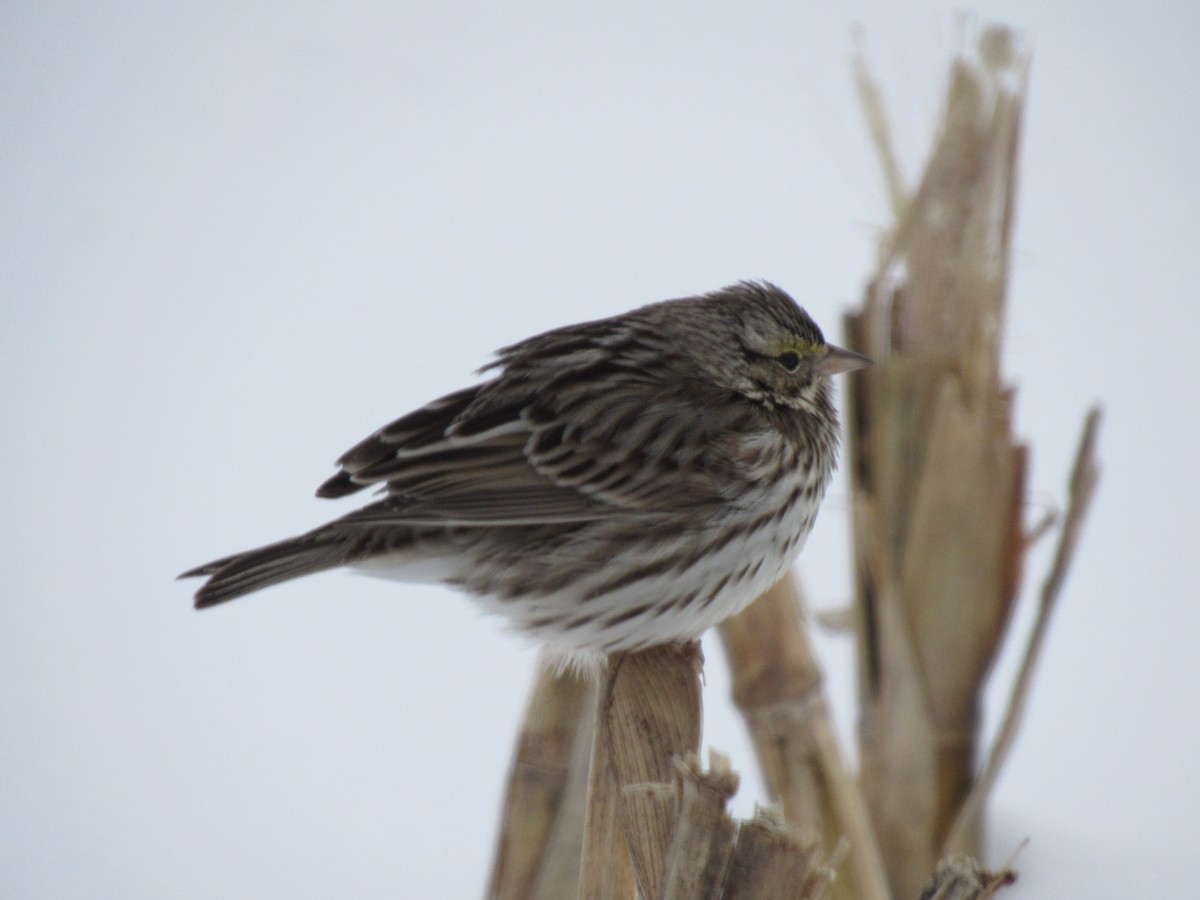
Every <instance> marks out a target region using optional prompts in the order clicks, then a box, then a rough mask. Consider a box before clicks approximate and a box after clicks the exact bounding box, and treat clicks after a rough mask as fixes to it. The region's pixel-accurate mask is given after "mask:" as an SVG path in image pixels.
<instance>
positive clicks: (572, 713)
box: [488, 666, 595, 900]
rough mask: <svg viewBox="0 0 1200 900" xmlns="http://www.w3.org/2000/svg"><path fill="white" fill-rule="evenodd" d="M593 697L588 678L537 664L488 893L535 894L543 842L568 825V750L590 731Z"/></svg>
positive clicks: (524, 899) (518, 897)
mask: <svg viewBox="0 0 1200 900" xmlns="http://www.w3.org/2000/svg"><path fill="white" fill-rule="evenodd" d="M594 702H595V701H594V690H593V688H592V686H591V685H590V683H589V682H586V681H583V680H580V679H577V678H558V677H555V673H554V672H553V671H552V670H551V669H550V668H549V667H547V666H542V667H540V668H539V671H538V676H537V680H536V681H535V682H534V688H533V691H532V693H531V695H530V698H529V703H528V705H527V706H526V710H525V717H524V720H523V723H522V727H521V733H520V735H519V736H518V739H517V747H516V752H515V754H514V758H513V764H512V769H511V771H510V774H509V783H508V791H507V796H506V797H505V802H504V807H503V812H502V816H501V820H500V827H499V835H498V838H497V842H496V858H495V861H494V862H493V864H492V874H491V877H490V879H489V884H490V887H489V889H488V896H489V897H495V898H503V900H509V898H511V900H528V898H531V897H533V896H534V895H535V886H536V884H537V883H538V881H539V876H540V872H541V871H542V869H543V867H544V865H545V863H546V860H547V855H548V854H547V847H548V845H549V844H550V843H551V842H552V841H553V839H554V838H555V836H556V834H557V833H558V832H561V831H562V830H563V829H565V828H567V827H568V826H567V823H566V822H564V821H563V817H562V816H561V815H560V811H561V808H562V805H563V798H564V796H565V795H566V793H567V786H568V783H569V779H570V773H571V760H572V756H573V754H575V753H576V750H577V745H578V744H584V742H585V738H586V737H587V736H588V734H589V733H590V723H589V721H588V720H589V718H590V716H591V714H592V712H591V711H592V708H593V704H594ZM581 730H582V731H583V732H584V735H583V736H582V737H580V736H579V732H580V731H581ZM575 830H576V833H578V828H576V829H575ZM572 855H573V856H574V857H575V858H577V857H578V853H577V852H576V853H574V854H572Z"/></svg>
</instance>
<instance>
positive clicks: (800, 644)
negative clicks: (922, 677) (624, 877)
mask: <svg viewBox="0 0 1200 900" xmlns="http://www.w3.org/2000/svg"><path fill="white" fill-rule="evenodd" d="M720 634H721V640H722V643H723V645H724V647H725V654H726V656H727V657H728V660H729V666H730V669H731V670H732V673H733V698H734V702H735V703H736V705H737V707H738V710H739V711H740V712H741V714H742V716H743V717H744V718H745V720H746V727H747V729H748V730H749V732H750V737H751V740H752V741H753V743H754V749H755V753H756V755H757V757H758V762H759V767H760V768H761V769H762V772H763V777H764V779H765V781H766V783H767V790H768V792H769V793H770V795H771V797H772V798H773V799H774V800H775V801H776V802H779V803H782V805H783V813H784V815H785V816H786V818H787V820H788V821H789V822H790V823H791V824H792V825H793V826H795V827H796V828H798V829H800V830H801V831H802V832H806V833H810V834H814V835H820V836H821V846H822V847H823V848H824V852H825V854H826V855H830V854H832V853H833V851H834V850H835V848H837V847H838V846H839V844H840V843H841V842H842V841H846V842H847V843H848V845H849V854H848V858H847V860H846V861H845V863H844V865H843V868H842V872H841V875H840V877H839V878H838V881H837V883H836V884H835V885H834V887H833V895H834V896H835V897H840V898H847V900H848V898H854V900H876V898H879V900H884V898H887V897H888V896H889V893H888V887H887V879H886V876H885V874H884V870H883V864H882V860H881V858H880V855H879V850H878V847H877V846H876V844H875V836H874V833H873V831H872V828H871V823H870V818H869V816H868V814H867V810H866V805H865V803H864V801H863V798H862V794H861V792H860V790H859V787H858V783H857V781H856V780H855V778H854V777H853V775H852V774H851V773H850V771H849V768H848V767H847V765H846V764H845V761H844V759H843V757H842V753H841V750H840V748H839V747H838V744H837V737H836V732H835V730H834V727H833V722H832V717H831V715H830V711H829V706H828V704H827V703H826V700H825V697H824V694H823V693H822V690H821V686H822V674H821V669H820V665H819V663H818V662H817V659H816V657H815V655H814V654H813V650H812V647H811V645H810V644H809V641H808V636H807V631H806V625H805V623H804V621H803V613H802V604H801V600H800V595H799V585H798V583H797V581H796V579H795V577H794V576H793V575H791V574H789V575H788V576H786V577H785V578H783V579H782V580H781V581H780V582H779V583H778V584H776V585H775V586H774V587H773V588H771V589H770V590H769V591H767V593H766V594H764V595H763V596H762V597H760V598H759V599H758V600H756V601H755V602H754V603H753V604H751V605H750V606H749V607H748V608H747V609H745V610H743V611H742V612H741V613H739V614H738V615H736V616H734V617H733V618H731V619H727V620H726V621H725V622H723V623H722V624H721V626H720Z"/></svg>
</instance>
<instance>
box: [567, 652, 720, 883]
mask: <svg viewBox="0 0 1200 900" xmlns="http://www.w3.org/2000/svg"><path fill="white" fill-rule="evenodd" d="M701 662H702V657H701V654H700V645H699V644H686V645H679V644H666V645H663V646H659V647H653V648H651V649H649V650H644V651H641V652H639V653H619V654H616V655H614V656H612V657H610V659H609V662H608V668H607V671H606V672H605V677H604V686H603V688H602V689H601V694H600V702H599V704H598V708H597V715H596V727H595V728H596V730H595V735H594V739H593V751H592V763H591V781H590V784H589V791H588V812H587V824H586V828H585V832H584V851H583V863H582V872H581V875H580V889H579V896H580V897H581V898H584V897H586V898H609V897H612V898H616V897H627V896H628V897H632V896H633V893H632V885H633V879H631V878H629V877H628V876H627V875H626V873H627V872H629V871H630V870H632V872H633V874H634V876H635V877H636V883H637V886H638V888H639V889H640V891H641V893H642V896H645V897H657V896H660V895H661V893H662V885H663V884H664V877H665V876H664V869H665V866H666V855H667V849H668V848H669V846H670V843H671V840H672V832H673V830H674V825H675V813H674V808H673V806H671V805H669V804H663V803H656V802H653V793H654V792H656V791H657V790H658V788H659V786H662V785H669V784H670V783H671V782H672V780H673V777H674V760H675V758H677V757H684V756H686V755H687V754H689V753H696V752H698V751H699V749H700V715H701V700H700V668H701ZM647 787H649V791H650V798H649V799H647ZM627 795H628V796H630V797H631V798H633V802H632V803H625V802H624V800H625V797H626V796H627Z"/></svg>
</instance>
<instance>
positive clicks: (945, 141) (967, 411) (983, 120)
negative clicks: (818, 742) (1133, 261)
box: [846, 28, 1077, 896]
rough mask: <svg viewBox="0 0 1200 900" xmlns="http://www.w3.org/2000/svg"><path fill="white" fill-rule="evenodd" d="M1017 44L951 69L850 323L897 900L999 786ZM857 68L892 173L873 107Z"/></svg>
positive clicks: (860, 516)
mask: <svg viewBox="0 0 1200 900" xmlns="http://www.w3.org/2000/svg"><path fill="white" fill-rule="evenodd" d="M1014 41H1015V39H1014V37H1013V35H1012V34H1011V33H1010V32H1008V31H1007V30H1006V29H1003V28H992V29H988V30H987V31H985V32H984V34H983V35H982V38H981V40H980V45H979V53H978V57H977V58H978V60H979V61H978V62H971V61H968V60H966V59H959V60H957V61H956V62H955V63H954V65H953V68H952V72H951V80H950V85H949V91H948V96H947V101H946V109H945V113H944V117H943V122H942V126H941V132H940V134H939V136H938V139H937V142H936V144H935V147H934V150H933V153H932V156H931V159H930V161H929V163H928V165H927V167H926V170H925V173H924V175H923V176H922V179H921V182H920V186H919V187H918V189H917V190H916V192H915V194H914V195H913V196H912V197H911V198H909V199H901V200H895V201H894V206H895V207H896V208H897V210H898V221H897V223H896V226H895V228H894V230H893V231H892V233H891V234H890V235H889V236H888V238H887V239H886V240H885V241H884V242H883V244H882V246H881V253H880V262H879V266H878V269H877V271H876V273H875V275H874V276H873V278H872V279H871V282H870V284H869V286H868V289H867V295H866V300H865V303H864V307H863V309H862V310H861V311H860V312H858V313H856V314H853V315H851V316H848V317H847V321H846V331H847V334H848V343H849V344H850V346H851V347H853V348H854V349H856V350H859V351H861V352H864V353H866V354H868V355H870V356H872V357H873V358H874V359H875V360H876V366H875V368H874V369H873V370H871V371H870V372H867V373H864V375H863V376H862V377H860V378H858V379H855V380H853V381H852V382H851V383H850V385H849V390H850V416H849V420H850V430H851V441H850V452H849V456H850V463H851V465H850V471H851V478H852V481H853V484H854V504H853V515H854V533H855V560H856V581H857V588H856V611H857V622H856V624H857V628H858V635H859V672H860V678H859V688H860V699H861V728H860V746H861V758H862V767H863V768H862V784H863V790H864V793H865V795H866V798H867V803H868V805H869V807H870V810H871V814H872V818H873V821H874V825H875V833H876V836H877V838H878V840H879V846H880V849H881V851H882V853H883V856H884V859H885V862H886V865H887V869H888V876H889V880H890V883H891V887H892V890H893V891H894V893H895V894H896V895H897V896H915V895H917V894H918V892H919V891H920V890H921V887H922V885H923V884H925V883H926V879H927V878H928V875H929V873H930V872H931V871H932V870H933V869H934V865H935V863H936V862H937V860H938V858H939V857H940V856H941V854H942V853H943V850H944V848H945V847H946V846H949V845H952V846H953V848H954V849H955V850H956V852H960V853H966V854H970V855H973V856H974V855H978V854H979V849H980V843H981V835H980V828H981V816H982V811H983V800H984V798H985V796H986V793H987V790H988V789H989V788H990V786H991V782H992V779H993V778H994V775H992V776H988V777H987V778H985V779H983V780H981V781H978V782H977V781H976V776H975V767H976V758H977V755H978V754H977V741H978V736H979V734H980V721H979V720H980V696H981V693H982V690H983V684H984V680H985V678H986V676H987V674H988V672H989V670H990V668H991V666H992V663H993V660H994V658H995V655H996V653H997V650H998V647H999V645H1000V642H1001V639H1002V637H1003V635H1004V632H1005V629H1006V627H1007V625H1008V622H1009V620H1010V618H1011V613H1012V608H1013V603H1014V601H1015V598H1016V594H1017V590H1018V586H1019V583H1020V576H1021V569H1022V565H1023V558H1024V551H1025V548H1026V545H1027V541H1026V535H1025V534H1024V532H1023V529H1022V526H1021V511H1022V505H1023V502H1024V494H1025V477H1026V470H1027V467H1028V450H1027V448H1026V447H1025V446H1024V445H1023V444H1021V443H1020V442H1018V441H1017V440H1016V439H1015V438H1014V436H1013V433H1012V417H1013V400H1014V392H1013V390H1012V389H1011V388H1010V387H1009V386H1007V385H1006V384H1005V383H1004V382H1003V379H1002V377H1001V374H1000V347H1001V338H1002V336H1003V317H1004V306H1005V292H1006V289H1007V281H1008V265H1009V259H1010V253H1011V251H1010V239H1011V233H1012V215H1013V198H1014V195H1015V187H1016V156H1017V146H1018V140H1019V136H1020V123H1021V109H1022V105H1023V102H1024V86H1025V74H1026V70H1027V58H1026V57H1025V55H1024V54H1022V53H1019V52H1017V51H1016V49H1015V43H1014ZM858 68H859V78H860V83H864V84H867V85H868V86H869V87H870V88H871V90H868V91H865V92H864V93H865V94H866V99H865V101H864V105H865V106H866V107H867V109H868V115H869V117H870V118H871V120H872V122H873V126H872V133H873V135H875V137H876V140H877V142H878V143H879V145H880V156H881V160H882V163H883V165H884V168H885V171H886V172H888V173H892V172H894V165H893V164H892V162H891V160H892V155H891V154H890V148H888V146H887V144H888V138H887V132H886V128H883V127H880V126H881V122H882V112H881V105H880V104H879V102H878V96H879V94H878V91H877V89H874V87H873V84H871V82H870V79H869V76H867V75H866V74H865V73H866V68H865V66H864V65H863V64H862V63H861V62H860V63H859V67H858ZM893 193H895V191H893ZM1074 530H1077V529H1076V528H1073V529H1072V531H1074ZM1035 640H1039V639H1038V638H1035ZM1025 689H1027V684H1026V687H1025ZM1018 696H1023V693H1022V692H1021V691H1018ZM1014 721H1015V720H1014ZM1013 732H1015V724H1014V726H1013V729H1012V730H1011V731H1008V732H1006V734H1005V735H1004V738H1005V741H1008V742H1010V741H1011V736H1012V733H1013ZM1004 746H1006V745H1004ZM1004 746H1000V745H998V750H999V752H998V753H993V759H994V760H995V761H996V767H998V765H999V763H1000V761H1001V760H1002V758H1003V749H1004ZM951 838H952V840H950V841H949V844H948V843H947V842H948V840H949V839H951Z"/></svg>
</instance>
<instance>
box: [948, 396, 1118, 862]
mask: <svg viewBox="0 0 1200 900" xmlns="http://www.w3.org/2000/svg"><path fill="white" fill-rule="evenodd" d="M1100 420H1101V413H1100V409H1099V407H1092V409H1090V410H1089V411H1088V415H1087V418H1086V420H1085V421H1084V426H1083V433H1082V435H1081V436H1080V440H1079V449H1078V451H1077V452H1076V455H1075V465H1074V466H1073V467H1072V470H1071V479H1070V484H1069V485H1068V501H1067V512H1066V515H1065V516H1064V518H1063V524H1062V530H1061V531H1060V532H1059V539H1058V546H1057V548H1056V549H1055V552H1054V562H1053V563H1052V564H1051V566H1050V571H1049V573H1048V574H1047V576H1046V580H1045V582H1043V584H1042V590H1041V595H1040V597H1039V602H1038V609H1037V616H1036V618H1035V619H1034V623H1033V628H1032V629H1031V630H1030V633H1029V638H1028V640H1027V642H1026V645H1025V655H1024V657H1023V658H1022V660H1021V665H1020V668H1019V669H1018V670H1017V677H1016V681H1015V682H1014V683H1013V687H1012V694H1011V696H1010V698H1009V701H1008V706H1007V707H1006V710H1005V714H1004V721H1003V722H1002V723H1001V725H1000V730H999V732H998V733H997V735H996V739H995V742H994V743H993V745H992V749H991V752H990V753H989V754H988V760H987V763H986V764H985V765H984V767H983V769H982V771H981V772H980V773H979V776H978V777H977V778H976V780H975V783H974V785H973V786H972V787H971V791H970V793H969V794H968V795H967V798H966V800H964V801H963V804H962V808H961V809H960V810H959V813H958V818H957V819H955V822H954V826H953V827H952V828H951V829H950V834H949V835H948V836H947V838H946V841H945V844H944V845H943V848H942V853H943V855H947V856H949V855H959V854H962V853H964V852H966V844H967V839H966V835H967V829H968V828H969V827H970V823H971V822H973V821H975V820H976V819H977V818H978V817H979V816H980V815H981V814H982V810H983V805H984V803H986V801H987V798H988V796H989V795H990V794H991V791H992V788H993V787H994V785H995V783H996V779H997V778H998V777H999V775H1000V770H1001V769H1002V768H1003V767H1004V763H1005V761H1006V760H1007V759H1008V754H1009V753H1010V752H1011V750H1012V746H1013V743H1014V742H1015V741H1016V738H1017V733H1018V731H1019V730H1020V727H1021V721H1022V719H1023V718H1024V715H1025V708H1026V706H1027V705H1028V702H1029V695H1030V692H1031V691H1032V690H1033V677H1034V674H1035V672H1036V671H1037V664H1038V660H1039V659H1040V658H1041V653H1042V648H1043V647H1044V646H1045V643H1046V637H1047V635H1048V634H1049V629H1050V619H1051V616H1052V615H1053V612H1054V609H1055V607H1056V606H1057V603H1058V597H1059V594H1060V593H1061V592H1062V587H1063V583H1064V581H1065V580H1066V576H1067V570H1068V569H1069V568H1070V565H1071V559H1072V558H1073V557H1074V555H1075V548H1076V546H1077V545H1078V542H1079V536H1080V534H1081V532H1082V531H1083V523H1084V521H1085V519H1086V518H1087V514H1088V510H1089V509H1090V508H1091V505H1092V499H1093V498H1094V496H1095V493H1096V486H1097V485H1098V484H1099V481H1100V465H1099V462H1098V461H1097V459H1096V443H1097V440H1098V437H1099V431H1100Z"/></svg>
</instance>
